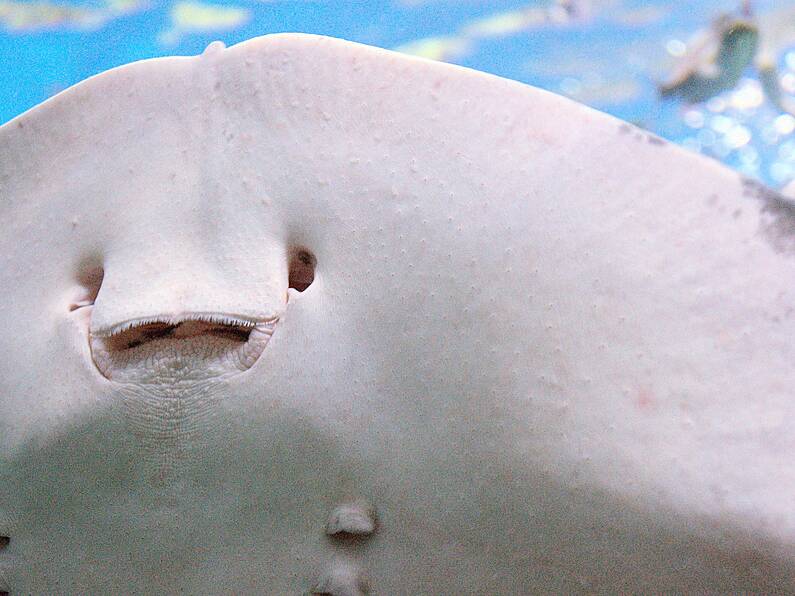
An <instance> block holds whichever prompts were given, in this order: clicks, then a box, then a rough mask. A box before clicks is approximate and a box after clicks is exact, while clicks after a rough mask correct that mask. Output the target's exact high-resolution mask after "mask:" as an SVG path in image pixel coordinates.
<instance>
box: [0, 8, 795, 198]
mask: <svg viewBox="0 0 795 596" xmlns="http://www.w3.org/2000/svg"><path fill="white" fill-rule="evenodd" d="M283 31H302V32H307V33H317V34H323V35H331V36H334V37H341V38H344V39H348V40H351V41H357V42H361V43H366V44H370V45H375V46H380V47H383V48H388V49H394V50H398V51H402V52H406V53H411V54H415V55H419V56H424V57H427V58H431V59H435V60H443V61H446V62H451V63H454V64H459V65H462V66H467V67H471V68H475V69H478V70H483V71H486V72H490V73H493V74H497V75H500V76H503V77H507V78H511V79H516V80H519V81H522V82H526V83H530V84H532V85H536V86H538V87H542V88H544V89H548V90H551V91H554V92H556V93H560V94H563V95H566V96H569V97H571V98H572V99H575V100H577V101H580V102H582V103H585V104H588V105H590V106H592V107H595V108H597V109H600V110H603V111H605V112H608V113H610V114H613V115H615V116H618V117H619V118H623V119H625V120H628V121H630V122H632V123H634V124H636V125H638V126H641V127H644V128H647V129H649V130H651V131H653V132H655V133H656V134H658V135H660V136H662V137H664V138H667V139H669V140H671V141H673V142H675V143H678V144H680V145H683V146H684V147H686V148H688V149H690V150H692V151H697V152H701V153H704V154H706V155H710V156H712V157H714V158H716V159H719V160H720V161H723V162H724V163H726V164H727V165H729V166H730V167H733V168H735V169H737V170H739V171H741V172H743V173H744V174H747V175H750V176H753V177H756V178H759V179H761V180H763V181H764V182H766V183H768V184H770V185H772V186H775V187H781V186H783V185H785V184H787V183H788V182H790V181H791V180H793V179H795V0H751V1H749V0H737V1H726V0H700V1H698V2H695V1H690V2H688V1H664V0H654V1H645V2H644V1H634V0H579V1H578V0H538V1H536V2H527V1H508V0H490V1H477V0H369V1H351V2H334V1H319V0H318V1H309V0H305V1H298V0H232V1H221V0H213V1H212V2H210V1H207V2H205V1H203V0H202V1H196V0H169V1H154V0H151V1H147V0H102V1H100V0H95V1H77V0H73V1H69V2H60V1H55V0H32V1H22V0H0V123H3V122H6V121H8V120H10V119H11V118H13V117H14V116H16V115H18V114H20V113H22V112H24V111H25V110H27V109H29V108H31V107H33V106H34V105H36V104H37V103H40V102H41V101H43V100H45V99H47V98H48V97H50V96H52V95H54V94H55V93H58V92H59V91H61V90H63V89H65V88H66V87H68V86H70V85H73V84H75V83H77V82H79V81H81V80H83V79H85V78H87V77H89V76H91V75H94V74H97V73H99V72H101V71H104V70H107V69H109V68H112V67H114V66H119V65H121V64H125V63H127V62H132V61H134V60H140V59H144V58H152V57H155V56H164V55H173V54H182V55H191V54H198V53H201V51H202V50H203V49H204V47H205V46H206V45H207V44H208V43H209V42H211V41H213V40H216V39H219V40H221V41H223V42H224V43H226V45H232V44H235V43H238V42H240V41H244V40H246V39H248V38H251V37H255V36H258V35H264V34H267V33H274V32H283ZM405 92H406V93H411V90H410V89H406V90H405Z"/></svg>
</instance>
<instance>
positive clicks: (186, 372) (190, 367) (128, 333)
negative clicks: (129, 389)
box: [90, 314, 278, 382]
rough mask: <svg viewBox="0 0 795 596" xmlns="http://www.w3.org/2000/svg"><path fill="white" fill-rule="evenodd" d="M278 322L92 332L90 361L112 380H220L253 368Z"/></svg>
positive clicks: (156, 323) (188, 321) (172, 322)
mask: <svg viewBox="0 0 795 596" xmlns="http://www.w3.org/2000/svg"><path fill="white" fill-rule="evenodd" d="M277 321H278V319H277V318H274V319H269V320H264V321H254V320H247V319H242V318H237V317H232V316H226V315H220V314H219V315H206V314H203V315H184V316H180V317H154V318H148V319H137V320H133V321H127V322H125V323H121V324H119V325H116V326H114V327H112V328H110V329H109V330H107V331H102V332H98V333H91V334H90V346H91V356H92V358H93V360H94V364H95V365H96V367H97V369H98V370H99V372H100V373H102V375H103V376H104V377H106V378H108V379H112V380H131V381H134V380H139V379H146V380H149V381H158V380H159V381H162V382H168V380H169V379H170V378H173V379H175V380H178V377H181V376H189V377H190V378H194V379H195V378H201V377H208V376H221V375H224V374H227V373H234V372H241V371H245V370H248V369H249V368H251V367H252V366H253V365H254V363H255V362H256V361H257V359H258V358H259V357H260V355H261V354H262V352H263V350H264V349H265V346H267V344H268V341H269V340H270V338H271V336H272V335H273V331H274V329H275V327H276V323H277Z"/></svg>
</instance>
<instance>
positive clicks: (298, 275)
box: [289, 248, 317, 292]
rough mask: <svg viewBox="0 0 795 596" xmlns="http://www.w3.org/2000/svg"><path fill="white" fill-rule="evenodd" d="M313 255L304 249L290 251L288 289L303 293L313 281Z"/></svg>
mask: <svg viewBox="0 0 795 596" xmlns="http://www.w3.org/2000/svg"><path fill="white" fill-rule="evenodd" d="M316 264H317V260H316V259H315V255H313V254H312V253H311V252H309V251H308V250H307V249H305V248H295V249H293V250H291V251H290V267H289V271H290V274H289V276H290V279H289V287H291V288H293V289H294V290H297V291H299V292H303V291H304V290H306V289H307V288H308V287H309V286H310V285H312V282H313V281H314V280H315V265H316Z"/></svg>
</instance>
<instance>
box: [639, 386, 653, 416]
mask: <svg viewBox="0 0 795 596" xmlns="http://www.w3.org/2000/svg"><path fill="white" fill-rule="evenodd" d="M655 405H657V403H656V401H655V398H654V393H653V392H652V390H651V389H649V388H648V387H641V388H640V389H638V393H637V394H636V395H635V406H636V407H637V408H638V409H639V410H642V411H649V410H651V409H653V408H654V406H655Z"/></svg>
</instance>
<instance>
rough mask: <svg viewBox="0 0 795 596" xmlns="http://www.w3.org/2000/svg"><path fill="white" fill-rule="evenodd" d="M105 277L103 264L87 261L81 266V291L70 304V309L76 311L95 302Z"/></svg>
mask: <svg viewBox="0 0 795 596" xmlns="http://www.w3.org/2000/svg"><path fill="white" fill-rule="evenodd" d="M104 277H105V270H104V269H103V268H102V266H101V265H97V264H94V263H86V264H83V265H82V266H81V267H79V269H78V271H77V282H78V284H79V285H80V293H79V294H78V296H77V300H75V301H74V302H72V303H71V304H70V305H69V310H70V311H75V310H77V309H78V308H83V307H85V306H91V305H92V304H94V301H95V300H96V299H97V295H98V294H99V288H100V287H101V286H102V280H103V278H104Z"/></svg>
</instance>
